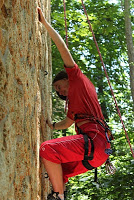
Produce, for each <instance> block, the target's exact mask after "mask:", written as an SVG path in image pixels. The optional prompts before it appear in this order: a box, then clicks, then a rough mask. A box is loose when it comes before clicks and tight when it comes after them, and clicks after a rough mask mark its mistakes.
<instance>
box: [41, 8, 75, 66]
mask: <svg viewBox="0 0 134 200" xmlns="http://www.w3.org/2000/svg"><path fill="white" fill-rule="evenodd" d="M38 13H39V20H40V22H41V23H42V24H44V26H45V28H46V29H47V31H48V33H49V35H50V37H51V38H52V40H53V41H54V43H55V45H56V46H57V48H58V50H59V52H60V54H61V57H62V59H63V62H64V64H65V66H66V67H70V68H72V67H74V64H75V62H74V60H73V58H72V56H71V54H70V52H69V50H68V48H67V46H66V44H65V42H64V40H63V39H62V37H61V36H60V35H59V34H58V33H57V32H56V30H55V29H54V28H53V27H52V26H51V25H50V24H49V23H48V22H47V20H46V19H45V17H44V15H43V13H42V11H41V9H40V8H38Z"/></svg>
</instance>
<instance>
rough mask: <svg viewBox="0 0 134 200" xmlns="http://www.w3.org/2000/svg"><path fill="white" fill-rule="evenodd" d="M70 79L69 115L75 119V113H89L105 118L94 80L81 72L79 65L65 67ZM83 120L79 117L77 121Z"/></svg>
mask: <svg viewBox="0 0 134 200" xmlns="http://www.w3.org/2000/svg"><path fill="white" fill-rule="evenodd" d="M65 70H66V72H67V74H68V79H69V91H68V113H67V117H69V118H70V119H72V120H74V115H75V114H88V115H90V116H94V117H95V118H99V119H104V117H103V114H102V111H101V107H100V105H99V102H98V98H97V93H96V90H95V87H94V85H93V84H92V82H91V81H90V80H89V79H88V78H87V77H86V76H85V75H84V74H83V73H82V72H81V70H80V69H79V67H78V65H77V64H75V65H74V67H73V68H67V67H65ZM78 121H82V120H80V119H77V120H76V122H78Z"/></svg>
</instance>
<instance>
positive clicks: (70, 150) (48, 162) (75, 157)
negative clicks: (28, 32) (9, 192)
mask: <svg viewBox="0 0 134 200" xmlns="http://www.w3.org/2000/svg"><path fill="white" fill-rule="evenodd" d="M38 15H39V21H40V22H41V23H42V24H43V25H44V26H45V28H46V30H47V31H48V33H49V35H50V37H51V38H52V40H53V41H54V43H55V45H56V46H57V49H58V51H59V52H60V54H61V57H62V60H63V62H64V71H61V72H59V74H58V75H57V76H56V77H55V78H54V81H53V87H54V89H55V90H56V92H57V93H58V95H59V97H60V98H62V99H64V100H66V102H67V103H68V111H67V115H66V118H65V119H63V120H61V121H59V122H57V123H55V122H54V123H53V122H52V121H51V119H50V118H49V117H48V119H47V124H48V126H49V127H50V128H51V129H52V130H53V129H56V130H62V129H67V128H68V127H70V126H71V125H72V124H73V123H75V129H76V135H72V136H65V137H61V138H57V139H52V140H48V141H45V142H43V143H42V144H41V147H40V156H41V157H42V162H43V164H44V167H45V169H46V171H47V173H48V176H49V178H50V182H51V184H52V187H53V191H52V193H51V194H49V195H48V197H47V199H48V200H54V199H57V200H64V199H65V195H64V194H65V193H64V190H65V183H67V182H68V178H69V177H72V176H76V175H78V174H81V173H84V172H86V171H88V170H92V169H94V168H96V167H98V166H101V165H102V164H103V163H104V162H105V161H106V160H107V159H108V157H109V155H108V153H107V151H106V150H108V149H110V143H109V142H108V140H109V138H108V134H107V133H108V131H107V130H108V126H107V124H106V123H105V121H104V117H103V114H102V111H101V107H100V105H99V102H98V98H97V94H96V90H95V87H94V85H93V84H92V82H91V81H90V80H89V79H88V78H87V77H86V76H85V75H84V74H83V73H82V72H81V70H80V68H79V67H78V65H77V64H76V63H75V61H74V60H73V58H72V56H71V54H70V52H69V50H68V48H67V46H66V44H65V42H64V40H63V39H62V38H61V36H60V35H59V34H58V33H57V32H56V31H55V30H54V29H53V27H52V26H51V25H50V24H49V23H48V22H47V20H46V18H45V17H44V14H43V12H42V10H41V8H39V7H38ZM106 136H107V137H106Z"/></svg>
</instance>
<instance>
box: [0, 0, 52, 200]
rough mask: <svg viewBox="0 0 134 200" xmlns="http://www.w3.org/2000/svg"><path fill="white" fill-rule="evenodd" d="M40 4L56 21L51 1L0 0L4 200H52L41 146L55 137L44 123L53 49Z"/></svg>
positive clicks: (0, 184)
mask: <svg viewBox="0 0 134 200" xmlns="http://www.w3.org/2000/svg"><path fill="white" fill-rule="evenodd" d="M38 5H39V6H41V7H42V9H43V10H44V12H45V15H46V17H47V19H48V21H50V0H45V1H43V0H40V1H33V0H12V1H11V0H5V1H4V0H1V1H0V9H1V10H0V199H1V200H23V199H24V200H30V199H31V200H36V199H46V195H47V192H48V189H49V183H48V180H44V178H43V176H41V170H40V159H39V146H40V143H41V142H42V141H44V140H46V139H49V138H50V135H51V133H50V132H49V130H48V129H47V128H44V127H42V128H41V125H40V121H41V118H43V117H44V118H45V117H46V115H47V110H49V113H51V94H50V93H51V87H50V85H51V51H50V39H49V37H48V35H47V33H46V31H45V29H44V28H43V27H42V25H41V24H40V23H39V22H38V14H37V6H38ZM45 71H48V75H46V72H45ZM40 177H42V178H40ZM41 185H43V187H44V188H43V187H42V186H41ZM41 188H42V189H41Z"/></svg>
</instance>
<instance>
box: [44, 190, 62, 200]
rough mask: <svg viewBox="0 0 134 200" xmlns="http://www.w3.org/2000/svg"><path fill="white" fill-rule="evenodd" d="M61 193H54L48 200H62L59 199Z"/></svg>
mask: <svg viewBox="0 0 134 200" xmlns="http://www.w3.org/2000/svg"><path fill="white" fill-rule="evenodd" d="M58 194H59V192H53V191H52V193H51V194H49V195H48V196H47V200H61V199H60V197H58Z"/></svg>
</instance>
